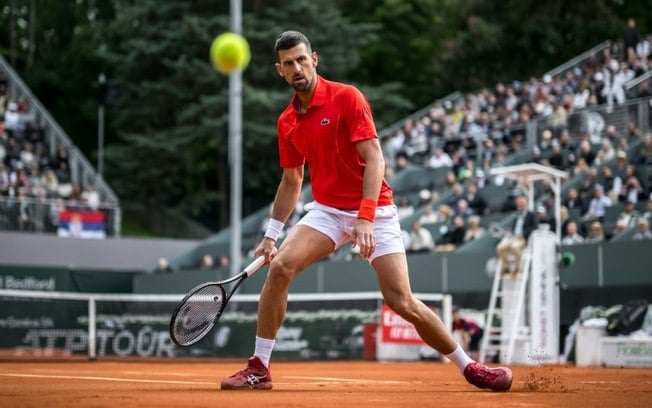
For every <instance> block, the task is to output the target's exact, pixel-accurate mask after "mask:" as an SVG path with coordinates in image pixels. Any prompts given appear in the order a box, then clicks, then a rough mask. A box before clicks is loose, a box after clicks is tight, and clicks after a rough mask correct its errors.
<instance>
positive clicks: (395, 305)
mask: <svg viewBox="0 0 652 408" xmlns="http://www.w3.org/2000/svg"><path fill="white" fill-rule="evenodd" d="M385 303H387V306H389V308H390V309H392V310H393V311H394V312H396V314H398V315H399V316H401V317H402V318H404V319H405V320H407V321H409V322H412V321H414V319H415V318H416V316H417V311H416V306H415V304H414V302H412V301H411V299H410V298H409V297H406V296H395V297H390V298H385Z"/></svg>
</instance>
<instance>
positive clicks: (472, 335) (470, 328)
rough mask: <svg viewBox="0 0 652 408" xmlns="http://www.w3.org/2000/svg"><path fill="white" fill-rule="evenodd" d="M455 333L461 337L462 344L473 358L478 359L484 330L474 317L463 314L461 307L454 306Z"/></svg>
mask: <svg viewBox="0 0 652 408" xmlns="http://www.w3.org/2000/svg"><path fill="white" fill-rule="evenodd" d="M453 333H457V334H459V336H460V337H461V341H460V345H461V346H462V348H463V349H464V351H465V352H466V353H467V354H469V356H471V358H473V359H477V358H478V357H477V354H478V351H479V350H480V340H481V339H482V335H483V333H484V331H483V330H482V328H481V327H480V325H479V324H478V323H476V322H475V321H474V320H473V319H471V318H468V317H465V316H462V314H461V310H460V307H459V306H457V305H455V306H453Z"/></svg>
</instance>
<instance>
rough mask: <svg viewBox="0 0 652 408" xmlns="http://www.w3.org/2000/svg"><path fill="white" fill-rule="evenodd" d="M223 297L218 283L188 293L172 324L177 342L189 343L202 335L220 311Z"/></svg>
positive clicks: (210, 326) (222, 291) (222, 290)
mask: <svg viewBox="0 0 652 408" xmlns="http://www.w3.org/2000/svg"><path fill="white" fill-rule="evenodd" d="M224 298H225V292H224V289H223V288H222V287H221V286H219V285H209V286H205V287H203V288H201V289H199V290H198V291H197V292H195V293H193V294H192V295H190V296H189V297H188V298H187V299H186V301H185V302H184V303H183V305H181V307H180V308H179V310H178V312H177V315H176V317H175V320H174V323H173V325H172V330H173V332H174V333H173V334H174V337H175V339H176V340H177V341H178V343H179V344H182V345H190V344H193V343H195V342H196V341H197V340H199V339H201V338H202V337H204V336H205V334H206V333H207V332H208V331H210V330H211V329H212V327H213V325H214V324H215V321H216V320H217V318H218V317H219V316H220V314H221V313H222V310H223V306H224Z"/></svg>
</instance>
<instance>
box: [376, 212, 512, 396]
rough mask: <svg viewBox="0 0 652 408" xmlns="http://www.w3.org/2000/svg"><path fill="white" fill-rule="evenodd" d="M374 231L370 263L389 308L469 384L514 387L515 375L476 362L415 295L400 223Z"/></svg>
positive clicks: (380, 224)
mask: <svg viewBox="0 0 652 408" xmlns="http://www.w3.org/2000/svg"><path fill="white" fill-rule="evenodd" d="M374 231H375V234H376V243H377V246H376V250H375V251H374V253H373V254H372V256H371V258H370V263H371V266H372V267H373V268H374V269H375V271H376V275H377V277H378V284H379V287H380V290H381V292H382V294H383V297H384V299H385V302H386V303H387V304H388V305H389V307H391V308H392V309H393V310H394V311H395V312H396V313H398V314H399V315H400V316H402V317H403V318H404V319H405V320H407V321H409V322H411V323H412V324H413V325H414V327H415V328H416V330H417V332H418V333H419V335H420V336H421V338H422V339H423V340H424V341H425V342H426V343H427V344H428V345H430V346H431V347H433V348H434V349H435V350H437V351H439V352H440V353H442V354H444V355H445V356H446V357H448V358H449V359H450V360H451V361H452V362H453V363H455V365H457V367H458V368H459V369H460V371H461V372H462V373H463V374H464V377H465V378H466V380H467V381H468V382H470V383H471V384H473V385H475V386H477V387H480V388H489V389H491V390H494V391H507V390H508V389H509V388H510V387H511V384H512V373H511V371H510V370H509V369H507V368H489V367H486V366H484V365H482V364H479V363H477V362H475V361H473V360H472V359H471V358H470V357H469V356H468V355H467V354H466V352H465V351H464V350H463V349H462V347H461V346H460V345H459V344H458V343H457V341H455V338H454V337H453V336H452V334H451V333H450V331H449V329H448V328H447V327H446V326H445V325H444V323H443V322H442V321H441V320H440V319H439V317H437V315H436V314H435V313H434V312H433V311H432V310H431V309H430V308H429V307H427V306H426V305H424V304H423V302H421V301H420V300H418V299H416V298H415V297H414V295H413V294H412V289H411V288H410V279H409V274H408V265H407V258H406V255H405V250H404V247H403V241H402V239H401V230H400V225H399V224H398V219H397V218H395V217H394V218H387V219H376V221H375V223H374Z"/></svg>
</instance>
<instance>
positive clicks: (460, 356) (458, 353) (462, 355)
mask: <svg viewBox="0 0 652 408" xmlns="http://www.w3.org/2000/svg"><path fill="white" fill-rule="evenodd" d="M446 357H448V359H449V360H450V361H452V362H453V363H455V365H456V366H457V368H459V369H460V371H461V372H462V374H464V369H465V368H466V366H467V365H469V364H471V363H473V362H474V361H473V359H472V358H471V357H469V355H468V354H466V352H465V351H464V349H463V348H462V346H460V345H459V344H458V345H457V348H456V349H455V350H454V351H453V352H452V353H450V354H446Z"/></svg>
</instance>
